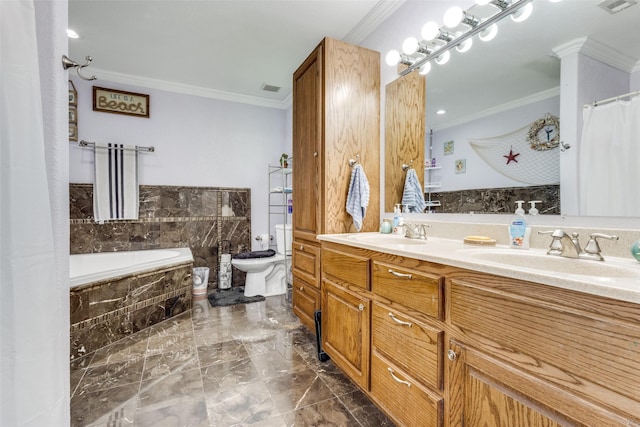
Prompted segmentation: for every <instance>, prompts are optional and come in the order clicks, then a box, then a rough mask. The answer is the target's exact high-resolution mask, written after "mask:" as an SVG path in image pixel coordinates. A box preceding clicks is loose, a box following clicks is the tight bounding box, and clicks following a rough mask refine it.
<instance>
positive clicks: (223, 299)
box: [207, 286, 264, 307]
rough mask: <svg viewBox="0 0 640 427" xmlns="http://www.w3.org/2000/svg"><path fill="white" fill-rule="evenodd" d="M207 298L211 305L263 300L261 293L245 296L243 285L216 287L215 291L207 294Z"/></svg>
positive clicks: (219, 305) (217, 305) (218, 305)
mask: <svg viewBox="0 0 640 427" xmlns="http://www.w3.org/2000/svg"><path fill="white" fill-rule="evenodd" d="M207 298H209V303H210V304H211V306H212V307H222V306H226V305H236V304H249V303H252V302H258V301H264V297H263V296H262V295H256V296H254V297H245V296H244V286H239V287H235V288H231V289H218V290H217V291H215V292H213V293H211V294H209V296H208V297H207Z"/></svg>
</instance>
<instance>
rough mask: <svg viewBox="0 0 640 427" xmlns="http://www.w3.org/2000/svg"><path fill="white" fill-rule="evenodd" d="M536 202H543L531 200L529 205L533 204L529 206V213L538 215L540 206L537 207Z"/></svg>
mask: <svg viewBox="0 0 640 427" xmlns="http://www.w3.org/2000/svg"><path fill="white" fill-rule="evenodd" d="M536 203H542V200H531V201H530V202H529V205H530V206H531V208H529V215H538V208H536Z"/></svg>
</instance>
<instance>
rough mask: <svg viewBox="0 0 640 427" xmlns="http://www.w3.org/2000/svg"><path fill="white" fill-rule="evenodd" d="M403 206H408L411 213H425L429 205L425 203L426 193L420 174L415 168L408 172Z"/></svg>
mask: <svg viewBox="0 0 640 427" xmlns="http://www.w3.org/2000/svg"><path fill="white" fill-rule="evenodd" d="M402 204H403V205H407V207H408V209H409V212H423V211H424V208H426V207H427V203H426V202H425V201H424V192H423V190H422V187H421V186H420V181H419V180H418V174H416V170H415V169H413V168H411V169H409V170H408V171H407V176H406V178H405V180H404V191H403V192H402Z"/></svg>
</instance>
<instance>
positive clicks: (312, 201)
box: [292, 46, 322, 241]
mask: <svg viewBox="0 0 640 427" xmlns="http://www.w3.org/2000/svg"><path fill="white" fill-rule="evenodd" d="M321 82H322V46H319V47H318V48H317V49H316V50H315V51H314V52H313V53H312V54H311V55H310V56H309V57H308V58H307V59H306V60H305V62H304V63H303V64H302V65H301V66H300V68H298V70H297V71H296V72H295V73H294V75H293V161H294V168H293V188H294V189H296V188H297V189H298V190H299V191H294V193H293V219H292V222H293V234H294V237H295V238H299V239H306V240H311V241H314V240H315V239H316V235H317V234H320V233H321V230H320V213H321V211H320V207H321V200H320V195H321V191H320V190H321V189H320V179H321V173H320V172H321V170H322V156H321V154H322V153H321V149H322V139H321V138H322V84H321Z"/></svg>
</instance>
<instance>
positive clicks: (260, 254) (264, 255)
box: [232, 249, 276, 259]
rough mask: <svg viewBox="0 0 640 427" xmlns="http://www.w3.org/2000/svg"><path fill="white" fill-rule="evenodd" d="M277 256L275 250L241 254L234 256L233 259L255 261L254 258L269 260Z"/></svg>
mask: <svg viewBox="0 0 640 427" xmlns="http://www.w3.org/2000/svg"><path fill="white" fill-rule="evenodd" d="M275 254H276V251H274V250H273V249H267V250H264V251H253V252H240V253H237V254H235V255H233V256H232V258H233V259H254V258H269V257H272V256H274V255H275Z"/></svg>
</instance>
